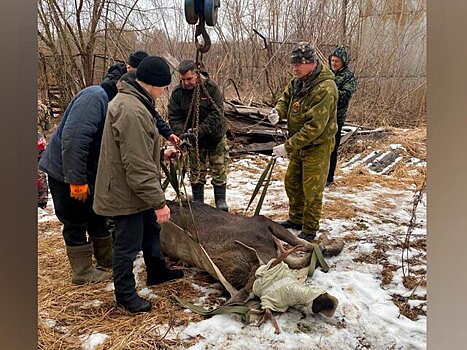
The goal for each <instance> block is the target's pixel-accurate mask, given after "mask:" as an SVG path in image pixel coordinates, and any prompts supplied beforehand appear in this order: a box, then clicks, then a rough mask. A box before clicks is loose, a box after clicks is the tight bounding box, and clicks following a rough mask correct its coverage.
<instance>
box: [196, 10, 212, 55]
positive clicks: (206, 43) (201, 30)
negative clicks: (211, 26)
mask: <svg viewBox="0 0 467 350" xmlns="http://www.w3.org/2000/svg"><path fill="white" fill-rule="evenodd" d="M200 35H201V36H202V37H203V43H202V44H201V43H200V42H199V40H198V36H200ZM195 46H196V49H197V50H198V51H199V52H201V53H206V52H208V51H209V49H210V48H211V38H210V37H209V35H208V33H207V32H206V28H205V27H204V18H200V21H199V24H197V25H196V32H195Z"/></svg>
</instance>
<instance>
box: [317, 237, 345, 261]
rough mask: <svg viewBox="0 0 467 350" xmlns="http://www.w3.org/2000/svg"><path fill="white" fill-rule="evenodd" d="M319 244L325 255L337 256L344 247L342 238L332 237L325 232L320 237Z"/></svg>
mask: <svg viewBox="0 0 467 350" xmlns="http://www.w3.org/2000/svg"><path fill="white" fill-rule="evenodd" d="M318 244H319V247H320V248H321V251H322V252H323V255H324V256H336V255H339V254H340V253H341V252H342V249H344V241H343V240H342V239H340V238H332V239H330V238H329V237H328V236H327V235H326V234H325V233H323V234H321V235H320V236H319V238H318Z"/></svg>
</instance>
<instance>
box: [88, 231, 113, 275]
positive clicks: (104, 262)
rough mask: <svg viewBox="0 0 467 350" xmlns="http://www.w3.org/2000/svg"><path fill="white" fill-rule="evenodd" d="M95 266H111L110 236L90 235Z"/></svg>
mask: <svg viewBox="0 0 467 350" xmlns="http://www.w3.org/2000/svg"><path fill="white" fill-rule="evenodd" d="M91 241H92V243H93V245H94V257H95V258H96V261H97V267H104V268H112V236H110V235H109V236H107V237H91Z"/></svg>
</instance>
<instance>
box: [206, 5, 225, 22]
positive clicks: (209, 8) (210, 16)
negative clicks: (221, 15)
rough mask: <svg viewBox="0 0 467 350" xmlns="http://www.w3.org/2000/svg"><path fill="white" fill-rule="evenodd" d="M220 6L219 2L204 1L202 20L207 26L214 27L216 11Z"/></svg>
mask: <svg viewBox="0 0 467 350" xmlns="http://www.w3.org/2000/svg"><path fill="white" fill-rule="evenodd" d="M220 6H221V1H220V0H204V19H205V20H206V24H207V25H208V26H215V25H216V23H217V10H218V9H219V7H220Z"/></svg>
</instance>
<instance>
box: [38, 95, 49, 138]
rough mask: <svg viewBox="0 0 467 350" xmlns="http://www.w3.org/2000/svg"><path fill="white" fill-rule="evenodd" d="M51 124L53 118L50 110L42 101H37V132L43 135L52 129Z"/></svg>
mask: <svg viewBox="0 0 467 350" xmlns="http://www.w3.org/2000/svg"><path fill="white" fill-rule="evenodd" d="M51 122H52V118H51V113H50V110H49V108H48V107H47V105H45V104H44V103H42V102H41V101H37V131H39V132H40V133H42V134H43V133H44V131H46V130H49V129H50V123H51Z"/></svg>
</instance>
